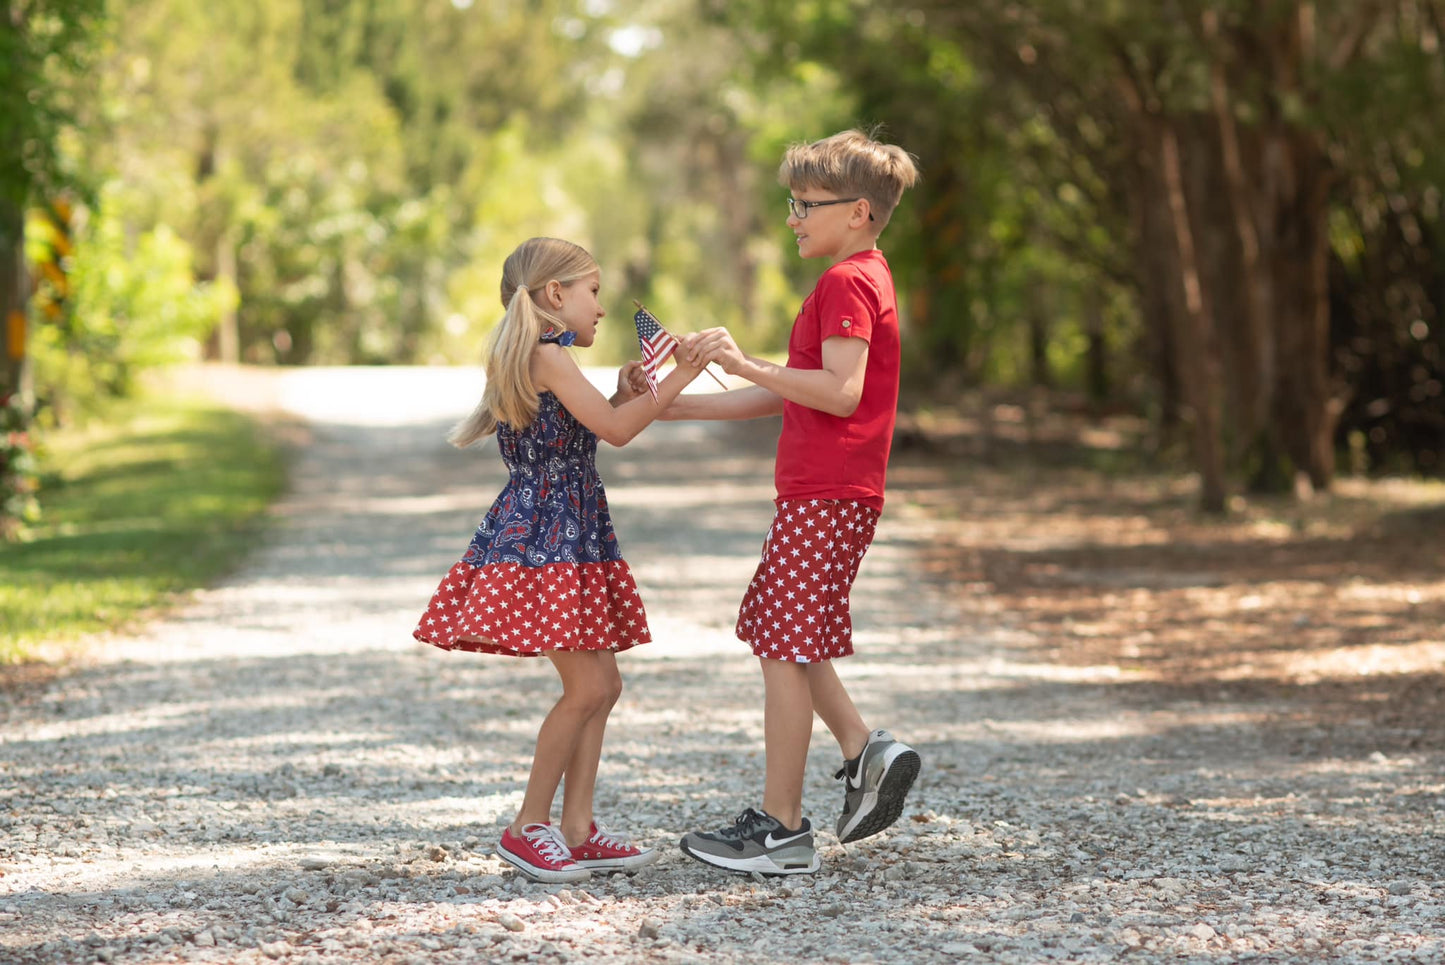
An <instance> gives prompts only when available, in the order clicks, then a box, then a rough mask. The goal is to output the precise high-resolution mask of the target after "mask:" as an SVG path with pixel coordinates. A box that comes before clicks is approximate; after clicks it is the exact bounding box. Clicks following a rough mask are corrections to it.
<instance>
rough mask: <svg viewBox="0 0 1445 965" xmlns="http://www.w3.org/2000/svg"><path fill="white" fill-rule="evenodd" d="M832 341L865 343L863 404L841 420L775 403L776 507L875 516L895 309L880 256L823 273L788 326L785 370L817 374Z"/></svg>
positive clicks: (892, 386)
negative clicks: (851, 504)
mask: <svg viewBox="0 0 1445 965" xmlns="http://www.w3.org/2000/svg"><path fill="white" fill-rule="evenodd" d="M834 336H841V337H843V338H861V339H863V340H864V341H866V342H867V343H868V365H867V370H866V373H865V376H864V379H863V397H862V399H861V400H860V401H859V403H858V408H857V410H855V411H854V413H853V414H852V415H851V416H848V417H847V418H842V417H840V416H835V415H829V414H828V413H826V412H820V411H819V410H817V409H810V408H808V407H807V406H803V405H798V404H797V403H795V402H787V401H785V402H784V403H783V431H782V435H781V436H779V437H778V459H777V465H776V469H775V471H774V480H775V483H776V485H777V490H778V499H780V500H781V499H853V500H857V501H858V502H861V503H863V504H864V505H867V506H872V507H874V508H875V509H882V508H883V483H884V477H885V475H886V473H887V468H888V452H889V449H890V448H891V447H892V445H893V425H894V421H895V420H896V418H897V413H898V364H899V335H898V302H897V298H896V296H895V294H894V291H893V274H892V273H891V272H890V271H889V270H888V261H887V259H885V258H884V257H883V252H881V251H878V250H877V249H874V250H871V251H862V252H859V253H858V254H856V255H852V256H850V257H848V258H845V259H843V260H842V261H840V262H838V263H837V264H836V265H833V266H832V267H830V268H829V269H828V270H827V271H825V272H823V277H821V278H819V279H818V284H817V285H816V286H814V288H813V291H812V293H811V294H810V295H808V297H807V298H805V299H804V300H803V307H802V308H801V309H800V310H799V311H798V317H797V319H795V320H794V322H793V334H792V337H791V338H789V340H788V368H792V369H821V368H822V367H823V342H824V340H826V339H829V338H833V337H834Z"/></svg>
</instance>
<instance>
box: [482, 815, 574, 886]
mask: <svg viewBox="0 0 1445 965" xmlns="http://www.w3.org/2000/svg"><path fill="white" fill-rule="evenodd" d="M497 856H498V857H499V858H501V859H502V860H503V861H505V862H507V863H508V864H510V865H512V866H513V867H515V868H516V869H517V870H518V871H520V872H522V874H524V875H526V876H527V877H528V878H531V879H532V880H533V881H544V882H547V883H548V884H557V883H563V882H568V881H582V880H583V879H585V878H588V877H590V876H591V874H592V872H590V871H588V870H587V869H586V868H584V867H582V866H581V865H579V864H578V863H577V862H575V861H573V860H572V854H571V852H570V851H569V850H568V848H567V841H566V840H565V839H564V838H563V837H562V832H560V831H558V830H557V829H556V828H554V827H552V825H550V824H526V825H523V826H522V834H521V836H520V837H519V836H518V835H515V834H513V833H512V829H511V828H507V830H505V831H503V832H502V840H501V841H500V842H499V843H498V845H497Z"/></svg>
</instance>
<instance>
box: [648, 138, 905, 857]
mask: <svg viewBox="0 0 1445 965" xmlns="http://www.w3.org/2000/svg"><path fill="white" fill-rule="evenodd" d="M917 179H918V169H917V167H916V166H915V165H914V162H913V159H912V158H911V157H910V156H909V155H908V154H907V153H906V152H905V151H904V150H903V149H902V148H899V147H896V146H894V145H886V144H881V143H879V142H878V141H876V140H874V139H873V138H871V137H870V136H868V135H867V134H864V133H863V132H861V131H856V130H855V131H845V132H843V133H841V134H836V135H834V136H832V137H829V138H825V139H823V140H821V141H817V142H815V143H812V144H805V145H804V144H800V145H795V146H793V147H792V148H790V149H789V150H788V152H787V155H786V156H785V157H784V159H783V163H782V166H781V168H780V169H779V172H778V180H779V182H780V183H782V184H783V185H784V186H786V187H788V188H789V189H790V190H791V191H792V197H790V198H789V199H788V208H789V216H788V226H789V227H790V228H792V229H793V233H794V234H795V235H797V239H798V253H799V255H801V256H802V257H804V258H829V259H831V260H832V262H833V265H832V266H831V267H830V268H829V269H828V270H827V271H825V272H824V273H823V276H822V277H821V278H820V279H819V280H818V284H817V286H816V287H815V288H814V289H813V292H812V294H810V295H809V296H808V297H807V298H806V299H805V300H804V301H803V307H802V309H801V310H800V311H799V312H798V317H797V319H796V321H795V322H794V323H793V332H792V336H791V338H790V339H789V343H788V364H787V365H786V366H779V365H776V364H773V363H771V362H766V361H763V360H761V359H757V358H754V357H752V356H749V355H746V354H744V353H743V352H742V351H741V350H740V349H739V348H738V346H737V343H736V342H734V341H733V339H732V336H731V335H729V334H728V332H727V330H726V329H722V328H714V329H708V330H707V331H704V332H699V333H697V334H696V335H691V336H688V337H687V338H685V339H684V340H683V346H682V348H681V349H680V351H682V352H684V353H685V354H686V356H687V358H688V360H689V362H691V363H692V364H696V365H701V364H703V363H704V362H717V363H718V364H719V365H720V366H721V367H722V368H723V370H724V371H726V372H728V373H729V374H731V375H738V376H742V377H743V378H745V379H747V380H748V381H750V382H752V383H753V385H751V386H748V387H746V388H742V389H735V390H732V391H729V392H725V393H720V394H716V395H695V396H679V397H678V398H677V399H676V400H675V401H674V402H673V403H672V405H671V406H670V407H669V409H668V410H667V412H665V413H664V414H663V418H665V419H752V418H758V417H761V416H767V415H776V414H778V413H780V412H781V413H782V415H783V428H782V434H781V436H780V437H779V439H778V455H777V462H776V467H775V474H774V475H775V481H776V485H777V500H776V502H777V515H776V516H775V517H774V519H773V524H772V527H771V528H770V529H769V531H768V537H767V540H766V542H765V543H764V546H763V556H762V561H761V562H760V563H759V565H758V569H757V572H756V573H755V575H754V576H753V580H752V583H751V584H749V586H748V589H747V592H746V594H745V595H744V598H743V602H742V605H741V607H740V609H739V614H738V624H737V635H738V637H739V638H740V639H742V640H743V641H745V642H746V643H748V644H749V645H751V647H752V649H753V653H754V654H755V655H756V656H757V657H758V658H759V661H760V663H761V664H762V671H763V686H764V691H765V698H764V701H765V703H764V712H763V730H764V743H765V745H766V750H767V768H766V770H767V773H766V778H765V783H764V788H763V800H762V808H761V810H755V809H753V808H748V809H746V810H745V811H743V813H742V814H741V815H740V816H739V817H738V819H737V821H736V822H735V823H734V824H733V825H731V826H728V827H724V828H721V829H719V830H717V831H708V832H692V833H690V834H687V835H684V836H683V838H682V842H681V847H682V850H683V851H684V852H685V853H687V854H688V855H691V856H692V857H693V858H696V859H697V860H699V861H701V862H703V863H705V864H709V865H713V866H715V867H719V868H724V869H727V870H730V871H738V872H752V871H757V872H761V873H762V874H765V875H783V874H811V873H813V872H815V871H817V870H818V868H819V867H820V862H819V859H818V853H817V850H816V849H815V847H814V845H813V833H812V826H811V825H810V824H809V822H808V820H807V819H806V818H804V817H803V774H804V767H805V765H806V763H807V757H808V741H809V738H810V736H811V734H812V728H813V714H814V713H815V712H816V713H817V714H818V716H820V717H822V718H823V722H824V723H825V724H827V726H828V729H829V730H830V731H831V732H832V733H833V736H834V737H835V738H836V739H837V741H838V744H839V747H840V748H841V749H842V751H843V756H844V759H845V760H844V764H843V767H842V768H841V769H840V770H839V771H838V773H837V774H836V775H835V776H836V777H837V778H838V779H840V780H842V781H844V803H843V813H842V815H841V816H840V817H839V818H838V822H837V834H838V839H839V840H840V841H842V842H849V841H856V840H858V839H860V838H865V837H868V836H869V835H872V834H876V833H878V832H879V831H882V830H884V829H885V828H887V827H888V826H889V825H891V824H892V823H893V822H894V821H896V820H897V819H898V816H899V814H901V813H902V811H903V801H904V797H905V795H906V794H907V793H908V789H909V788H910V787H911V786H912V784H913V780H914V778H915V777H916V776H917V775H918V769H919V766H920V763H921V762H920V759H919V756H918V753H917V752H916V751H914V750H913V749H912V748H911V747H909V746H908V745H906V744H903V743H901V742H899V741H896V740H894V739H893V737H892V735H890V734H889V733H888V732H887V731H882V730H875V731H870V730H869V728H868V726H867V725H866V724H865V723H864V722H863V718H862V717H861V716H860V715H859V713H858V710H857V709H856V708H855V707H854V706H853V701H852V699H851V698H850V697H849V696H848V692H847V690H846V689H844V687H843V684H842V682H841V681H840V680H839V679H838V675H837V674H836V673H835V672H834V670H833V665H832V663H831V661H832V660H833V659H835V658H837V657H846V656H848V655H849V654H851V653H852V652H853V646H852V624H851V621H850V619H849V615H848V593H849V590H850V588H851V587H852V585H853V579H854V577H855V576H856V575H857V573H858V565H859V563H861V562H862V559H863V554H864V552H866V551H867V549H868V545H869V543H870V542H871V541H872V539H873V528H874V525H875V524H876V522H877V520H878V514H879V512H880V511H881V510H882V508H883V485H884V473H885V469H886V467H887V463H888V451H889V446H890V445H891V443H892V439H893V424H894V419H895V416H896V412H897V406H898V364H899V334H898V309H897V302H896V299H895V296H894V292H893V277H892V275H891V274H890V272H889V269H888V262H887V261H886V260H885V259H884V257H883V253H882V252H881V251H879V250H878V247H877V244H876V242H877V239H878V235H879V234H880V233H881V232H882V231H883V228H884V227H885V226H887V224H888V219H889V216H890V215H891V214H892V213H893V209H894V208H895V207H896V206H897V204H898V200H899V198H900V197H902V195H903V191H904V189H906V188H909V187H911V186H912V185H913V183H914V182H915V181H916V180H917Z"/></svg>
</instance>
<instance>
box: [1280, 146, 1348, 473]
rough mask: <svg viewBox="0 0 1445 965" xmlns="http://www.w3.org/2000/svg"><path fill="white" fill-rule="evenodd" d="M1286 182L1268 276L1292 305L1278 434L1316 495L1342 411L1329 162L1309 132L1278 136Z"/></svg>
mask: <svg viewBox="0 0 1445 965" xmlns="http://www.w3.org/2000/svg"><path fill="white" fill-rule="evenodd" d="M1278 156H1279V157H1280V158H1281V159H1282V163H1283V164H1284V165H1286V166H1287V167H1286V171H1287V175H1288V176H1287V178H1286V179H1285V180H1284V181H1283V187H1284V189H1285V190H1284V191H1283V192H1282V193H1281V197H1280V199H1279V206H1278V208H1277V210H1276V217H1275V219H1274V220H1275V225H1276V226H1277V235H1276V239H1275V256H1274V258H1273V259H1272V264H1271V271H1272V273H1273V275H1274V283H1275V285H1276V286H1277V288H1278V290H1280V291H1288V292H1290V293H1291V297H1290V298H1288V299H1285V300H1282V302H1281V304H1280V305H1279V306H1278V325H1279V329H1278V331H1279V359H1280V373H1279V374H1280V380H1279V389H1278V396H1277V401H1278V405H1277V406H1276V412H1277V422H1278V432H1279V433H1280V435H1281V437H1282V438H1283V439H1285V440H1286V445H1287V446H1288V449H1289V452H1290V455H1291V457H1292V458H1293V460H1294V463H1295V466H1296V468H1297V470H1299V471H1301V472H1303V473H1304V474H1305V475H1306V476H1307V477H1308V480H1309V484H1310V486H1311V487H1313V489H1314V490H1316V491H1317V492H1324V491H1327V490H1328V489H1329V488H1330V486H1331V485H1332V484H1333V482H1334V473H1335V459H1334V432H1335V424H1336V422H1337V421H1338V419H1339V403H1338V400H1337V399H1336V398H1335V397H1334V393H1333V391H1332V387H1331V384H1330V374H1329V359H1330V346H1329V334H1330V333H1329V228H1328V224H1327V219H1328V214H1329V212H1328V192H1329V183H1330V175H1329V169H1328V163H1329V162H1328V159H1327V158H1326V156H1325V154H1324V150H1323V148H1322V147H1321V146H1320V145H1319V144H1318V142H1317V139H1316V138H1315V137H1314V136H1313V135H1312V134H1310V133H1308V132H1302V131H1291V132H1286V133H1285V134H1284V135H1282V136H1281V138H1280V141H1279V143H1278Z"/></svg>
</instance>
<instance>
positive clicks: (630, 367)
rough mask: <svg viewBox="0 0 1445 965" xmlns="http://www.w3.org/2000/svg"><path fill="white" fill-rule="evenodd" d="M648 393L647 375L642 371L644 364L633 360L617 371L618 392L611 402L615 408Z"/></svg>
mask: <svg viewBox="0 0 1445 965" xmlns="http://www.w3.org/2000/svg"><path fill="white" fill-rule="evenodd" d="M646 391H647V373H646V372H644V371H643V370H642V363H641V362H639V361H637V360H636V359H633V360H632V361H631V362H628V363H627V364H626V365H624V366H622V368H620V369H618V370H617V392H616V393H615V394H614V395H613V396H612V399H611V400H610V401H611V402H612V404H613V405H615V406H616V405H622V404H624V403H627V402H631V401H632V400H633V399H635V398H637V397H638V396H639V395H641V394H642V393H644V392H646Z"/></svg>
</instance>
